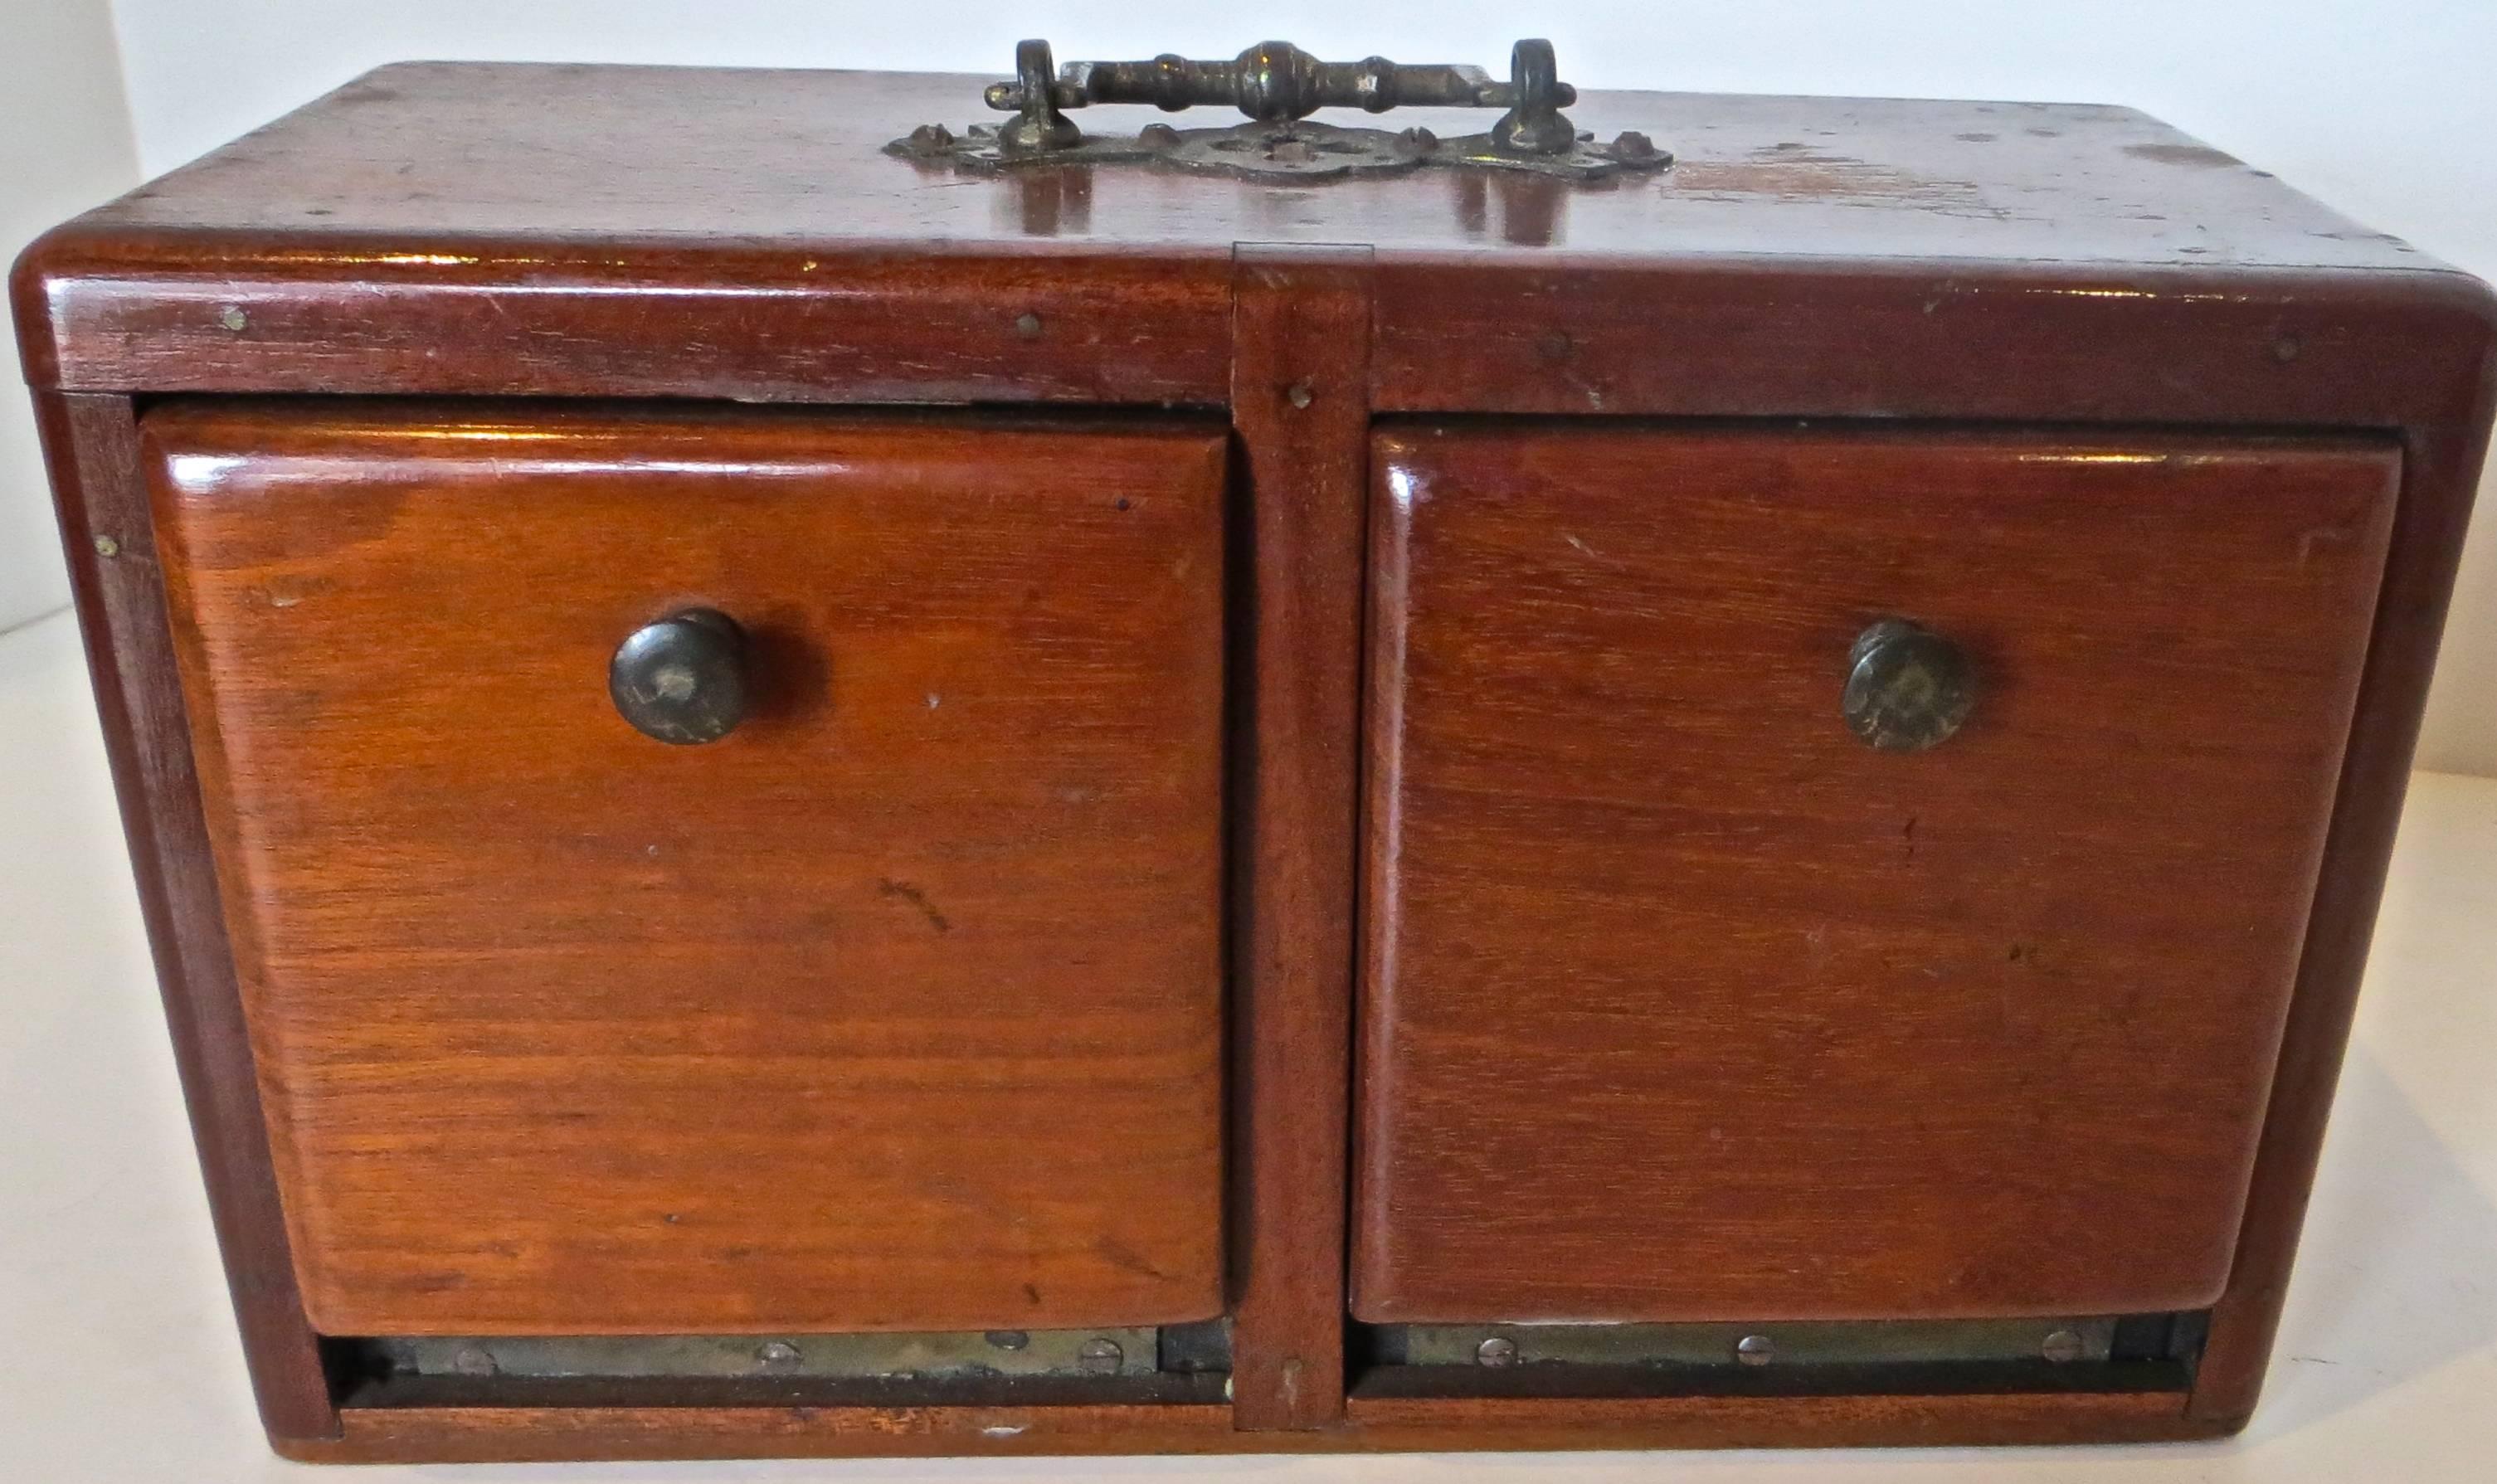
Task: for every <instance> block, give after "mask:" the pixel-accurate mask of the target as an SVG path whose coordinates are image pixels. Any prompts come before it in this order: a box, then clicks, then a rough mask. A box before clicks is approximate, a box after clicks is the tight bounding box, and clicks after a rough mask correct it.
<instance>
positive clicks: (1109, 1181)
mask: <svg viewBox="0 0 2497 1484" xmlns="http://www.w3.org/2000/svg"><path fill="white" fill-rule="evenodd" d="M147 437H148V440H149V443H148V446H149V449H150V459H151V463H150V467H151V469H152V471H153V475H154V478H155V482H156V486H157V496H158V500H157V510H158V518H159V527H160V530H161V531H162V543H161V547H160V551H161V553H162V555H163V556H164V559H165V563H166V570H167V575H168V581H169V585H170V588H171V592H172V608H173V612H174V633H175V637H176V645H177V649H178V651H179V652H180V654H181V656H182V660H183V665H184V677H185V682H186V689H187V692H188V695H189V698H190V701H191V706H192V716H193V720H194V724H195V729H196V735H197V738H198V744H199V747H200V749H201V754H202V756H203V758H204V759H205V760H206V761H205V767H204V774H205V778H204V781H205V785H206V795H207V802H208V819H209V826H210V832H211V835H212V837H213V838H214V840H215V843H216V850H217V858H218V866H219V868H220V876H221V879H222V881H223V885H224V893H225V900H226V917H227V921H228V925H229V928H230V930H231V932H232V935H233V939H234V943H235V950H236V958H237V969H238V972H239V977H240V979H241V984H242V993H243V1000H244V1003H245V1005H246V1006H247V1007H248V1010H249V1013H250V1018H251V1031H252V1038H253V1044H254V1047H255V1049H256V1050H257V1053H258V1056H259V1060H260V1081H261V1087H262V1089H263V1093H264V1096H265V1097H266V1100H267V1105H268V1108H269V1121H270V1125H271V1134H272V1139H273V1143H274V1147H275V1151H276V1167H277V1172H278V1176H279V1180H280V1183H281V1185H282V1187H283V1190H284V1193H285V1197H286V1215H287V1219H288V1222H289V1226H290V1228H291V1230H292V1233H293V1236H294V1244H295V1258H296V1268H297V1270H298V1272H299V1274H300V1279H301V1283H302V1290H303V1296H304V1303H305V1306H306V1308H307V1309H308V1310H309V1311H310V1313H311V1315H312V1319H313V1322H314V1324H315V1325H316V1326H318V1327H319V1328H321V1329H322V1330H324V1331H325V1332H327V1333H332V1334H390V1333H455V1334H456V1333H469V1332H474V1333H499V1334H513V1333H521V1334H527V1333H566V1332H572V1333H602V1332H604V1333H631V1332H636V1331H644V1332H648V1331H658V1332H668V1331H682V1332H704V1331H729V1332H735V1331H740V1330H767V1331H795V1332H804V1331H806V1330H810V1329H820V1330H833V1329H974V1330H976V1329H984V1328H1043V1327H1060V1326H1080V1325H1108V1324H1149V1323H1156V1322H1168V1321H1176V1320H1185V1319H1197V1318H1204V1317H1207V1316H1210V1315H1212V1314H1215V1313H1217V1312H1218V1311H1219V1310H1220V1309H1221V1305H1222V1294H1221V1285H1220V1276H1221V1258H1220V1238H1221V1218H1220V1204H1221V1197H1220V1188H1219V1173H1220V1168H1221V1155H1220V1148H1219V1140H1220V1128H1221V1117H1220V1111H1219V1099H1220V1082H1221V1075H1220V1044H1221V1037H1220V1024H1219V1022H1220V1014H1219V1003H1220V995H1219V967H1218V964H1217V947H1218V942H1219V927H1220V903H1219V900H1218V887H1219V880H1220V873H1221V863H1220V824H1219V797H1218V796H1219V776H1218V774H1219V767H1220V758H1221V742H1220V737H1219V725H1220V714H1221V694H1222V682H1221V664H1222V655H1221V617H1220V614H1221V592H1222V584H1221V581H1220V568H1221V551H1222V535H1221V531H1222V516H1221V511H1222V499H1221V481H1222V467H1223V443H1222V439H1221V437H1220V436H1219V434H1218V432H1213V431H1209V430H1207V429H1206V428H1205V427H1204V426H1201V425H1188V426H1179V425H1170V424H1154V425H1130V426H1109V425H1101V424H1090V425H1080V426H1062V427H1059V428H1049V427H1041V426H1028V425H1027V426H983V427H976V428H965V427H964V426H959V425H945V424H931V423H915V424H914V423H906V422H895V421H892V420H886V421H883V422H858V421H841V420H834V419H827V418H821V417H796V418H789V417H769V416H755V415H746V416H736V415H712V416H702V415H696V414H689V413H678V414H662V413H655V412H629V411H623V412H616V413H604V412H579V413H570V414H566V413H558V412H553V411H540V412H530V413H513V412H510V411H502V412H494V411H486V410H478V409H470V410H465V411H463V410H460V409H454V408H439V407H436V408H426V407H417V408H409V409H404V410H397V409H386V410H376V411H370V412H356V411H348V410H344V409H336V408H332V409H322V408H317V407H311V406H300V405H293V406H290V405H283V404H280V405H275V406H269V405H261V406H234V405H215V404H208V405H194V406H188V407H180V408H173V409H164V410H160V411H159V412H158V413H157V414H156V415H154V416H153V417H151V418H150V419H149V421H148V425H147ZM1069 468H1080V469H1082V470H1083V471H1084V475H1085V477H1084V478H1083V479H1082V480H1080V481H1067V480H1065V479H1063V478H1061V477H1059V473H1060V471H1062V470H1065V469H1069ZM695 604H700V605H705V606H710V607H713V608H717V609H719V610H721V611H723V612H725V613H727V614H729V615H731V616H734V617H736V618H737V619H739V621H741V622H742V623H743V624H744V625H745V626H746V628H747V630H748V633H749V641H750V649H751V661H750V663H751V668H752V670H753V672H754V688H755V691H756V698H757V699H756V705H755V709H754V710H755V714H754V715H753V716H752V717H751V718H750V719H749V720H748V721H747V722H746V723H745V724H744V725H743V726H741V727H740V728H739V729H738V730H737V731H736V732H734V733H732V734H731V735H730V736H729V737H727V738H726V739H724V740H722V741H720V742H713V743H711V744H708V745H702V746H688V747H672V746H667V745H663V744H661V743H659V742H653V741H651V740H650V739H648V738H646V737H644V736H642V735H640V734H639V733H637V732H635V731H634V730H633V729H632V728H631V727H629V726H627V725H626V724H625V723H624V721H623V720H622V719H621V718H620V717H618V716H617V715H616V711H615V710H614V708H613V707H612V705H611V703H610V700H609V697H608V694H607V679H606V678H607V659H608V654H609V651H610V650H611V649H612V648H613V647H615V645H616V643H617V642H618V641H619V640H621V639H622V638H623V636H624V635H626V634H628V633H630V632H632V631H633V630H634V629H635V628H636V627H638V626H639V625H641V624H643V623H647V622H648V621H650V620H651V619H653V618H656V617H659V616H664V615H666V614H668V613H672V612H675V611H677V610H679V609H680V608H682V607H686V606H690V605H695Z"/></svg>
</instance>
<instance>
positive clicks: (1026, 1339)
mask: <svg viewBox="0 0 2497 1484" xmlns="http://www.w3.org/2000/svg"><path fill="white" fill-rule="evenodd" d="M928 704H929V705H930V706H934V705H935V704H936V698H935V697H934V696H930V697H929V698H928ZM980 1338H981V1339H982V1340H985V1341H987V1342H989V1344H990V1346H991V1347H992V1348H995V1349H999V1350H1020V1349H1022V1348H1023V1347H1024V1346H1025V1345H1027V1344H1029V1343H1031V1337H1030V1336H1029V1335H1027V1334H1025V1333H1024V1332H1023V1331H1021V1330H991V1331H989V1332H988V1333H987V1334H985V1335H982V1336H981V1337H980Z"/></svg>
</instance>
